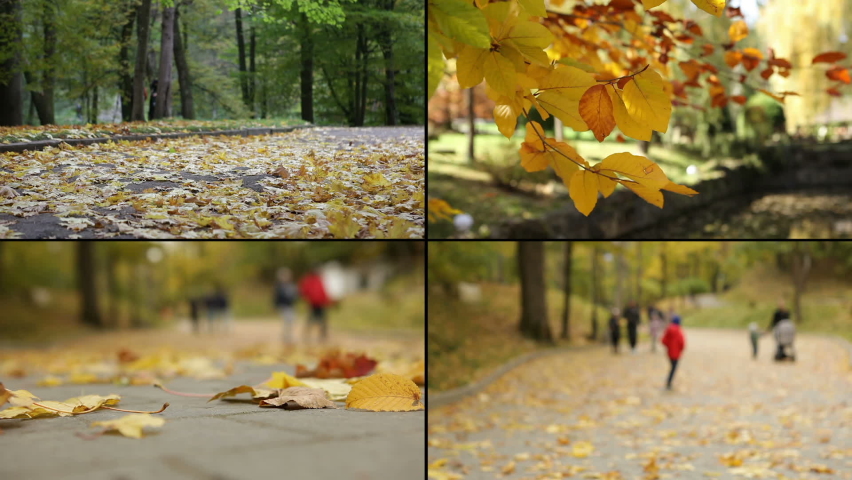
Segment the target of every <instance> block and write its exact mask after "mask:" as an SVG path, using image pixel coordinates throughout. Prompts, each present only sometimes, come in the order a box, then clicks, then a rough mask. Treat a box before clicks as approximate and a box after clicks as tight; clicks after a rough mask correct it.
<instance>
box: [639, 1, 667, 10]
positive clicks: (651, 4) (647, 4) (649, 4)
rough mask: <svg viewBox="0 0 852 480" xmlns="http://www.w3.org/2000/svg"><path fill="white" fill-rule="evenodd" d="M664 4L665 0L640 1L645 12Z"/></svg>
mask: <svg viewBox="0 0 852 480" xmlns="http://www.w3.org/2000/svg"><path fill="white" fill-rule="evenodd" d="M664 3H666V0H642V6H643V7H645V9H646V10H647V9H649V8H654V7H658V6H660V5H662V4H664Z"/></svg>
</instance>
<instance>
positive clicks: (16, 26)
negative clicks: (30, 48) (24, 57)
mask: <svg viewBox="0 0 852 480" xmlns="http://www.w3.org/2000/svg"><path fill="white" fill-rule="evenodd" d="M0 25H2V26H3V27H2V30H0V53H4V54H7V53H11V54H10V55H8V57H6V58H5V59H4V60H3V61H0V126H9V127H11V126H16V125H21V124H22V123H23V122H24V79H23V75H22V74H21V47H20V45H21V43H22V42H23V25H22V24H21V1H20V0H0Z"/></svg>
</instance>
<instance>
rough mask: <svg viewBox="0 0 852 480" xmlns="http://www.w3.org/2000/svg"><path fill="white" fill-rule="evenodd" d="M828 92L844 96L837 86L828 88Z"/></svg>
mask: <svg viewBox="0 0 852 480" xmlns="http://www.w3.org/2000/svg"><path fill="white" fill-rule="evenodd" d="M826 92H827V93H828V94H829V95H831V96H832V97H842V96H843V94H842V93H840V90H838V89H836V88H829V89H828V90H826Z"/></svg>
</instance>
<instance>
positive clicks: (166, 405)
mask: <svg viewBox="0 0 852 480" xmlns="http://www.w3.org/2000/svg"><path fill="white" fill-rule="evenodd" d="M101 408H106V409H107V410H115V411H117V412H127V413H161V412H163V410H165V409H167V408H169V403H168V402H166V403H164V404H163V408H161V409H159V410H157V411H156V412H143V411H141V410H124V409H122V408H114V407H107V406H103V407H101Z"/></svg>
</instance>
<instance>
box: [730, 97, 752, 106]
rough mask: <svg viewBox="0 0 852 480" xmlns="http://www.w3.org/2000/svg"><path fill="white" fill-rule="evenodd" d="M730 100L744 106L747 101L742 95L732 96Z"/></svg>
mask: <svg viewBox="0 0 852 480" xmlns="http://www.w3.org/2000/svg"><path fill="white" fill-rule="evenodd" d="M731 100H733V101H735V102H737V103H739V104H740V105H745V103H746V101H748V99H747V98H746V97H744V96H743V95H734V96H732V97H731Z"/></svg>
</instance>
